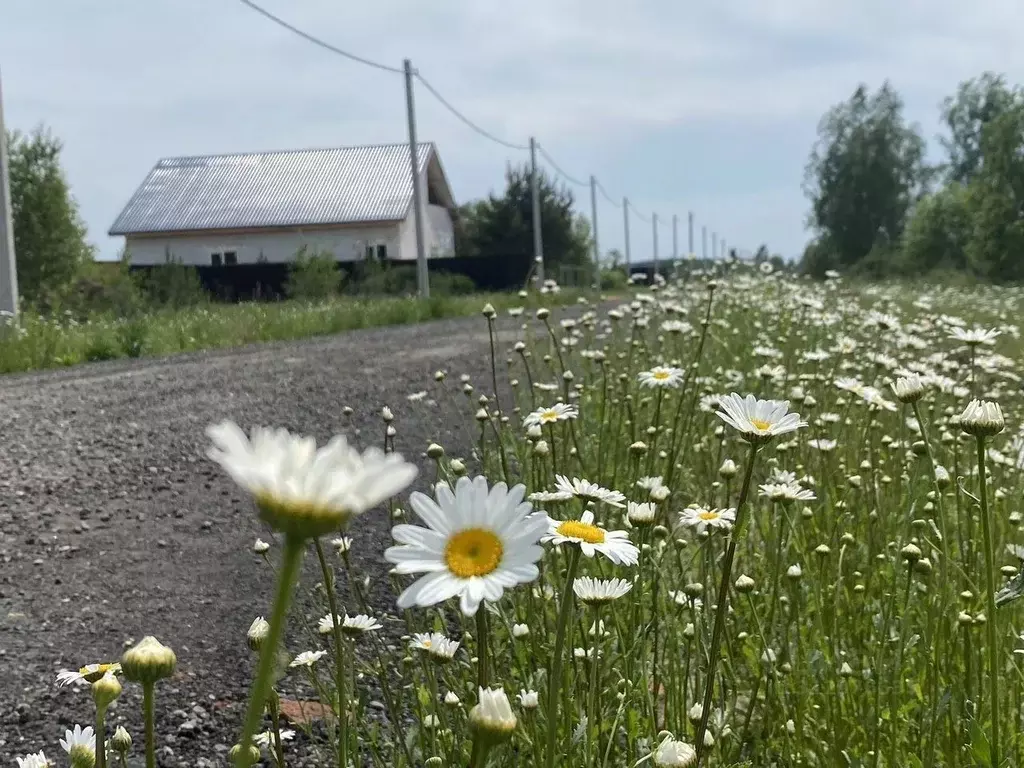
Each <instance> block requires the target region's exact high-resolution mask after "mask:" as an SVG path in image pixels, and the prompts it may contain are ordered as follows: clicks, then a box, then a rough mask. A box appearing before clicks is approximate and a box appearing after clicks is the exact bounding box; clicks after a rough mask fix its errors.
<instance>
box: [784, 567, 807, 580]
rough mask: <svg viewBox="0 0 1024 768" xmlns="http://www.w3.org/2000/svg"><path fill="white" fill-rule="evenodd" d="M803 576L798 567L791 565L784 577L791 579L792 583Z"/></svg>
mask: <svg viewBox="0 0 1024 768" xmlns="http://www.w3.org/2000/svg"><path fill="white" fill-rule="evenodd" d="M803 575H804V572H803V571H802V570H801V569H800V566H799V565H791V566H789V568H787V569H786V576H788V577H789V578H791V579H792V580H793V581H796V580H797V579H799V578H800V577H801V576H803Z"/></svg>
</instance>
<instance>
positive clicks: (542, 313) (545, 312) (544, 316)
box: [537, 307, 551, 320]
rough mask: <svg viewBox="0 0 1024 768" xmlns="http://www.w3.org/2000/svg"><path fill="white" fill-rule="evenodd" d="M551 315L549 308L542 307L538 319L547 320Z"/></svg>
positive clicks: (538, 311)
mask: <svg viewBox="0 0 1024 768" xmlns="http://www.w3.org/2000/svg"><path fill="white" fill-rule="evenodd" d="M550 314H551V310H550V309H548V308H547V307H541V308H540V309H538V310H537V319H538V320H547V319H548V316H549V315H550Z"/></svg>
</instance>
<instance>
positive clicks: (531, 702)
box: [517, 691, 540, 710]
mask: <svg viewBox="0 0 1024 768" xmlns="http://www.w3.org/2000/svg"><path fill="white" fill-rule="evenodd" d="M517 698H518V699H519V706H521V707H522V708H523V709H526V710H531V709H536V708H537V707H539V706H540V695H539V694H538V693H537V692H536V691H520V692H519V694H518V695H517Z"/></svg>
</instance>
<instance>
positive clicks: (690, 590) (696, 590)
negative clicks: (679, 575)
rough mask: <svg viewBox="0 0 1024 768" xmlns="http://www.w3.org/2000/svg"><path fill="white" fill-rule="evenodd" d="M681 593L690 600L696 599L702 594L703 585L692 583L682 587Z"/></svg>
mask: <svg viewBox="0 0 1024 768" xmlns="http://www.w3.org/2000/svg"><path fill="white" fill-rule="evenodd" d="M683 592H685V593H686V596H687V597H689V598H690V599H694V598H698V597H700V596H702V595H703V594H704V585H703V584H701V583H700V582H696V581H693V582H690V583H689V584H687V585H686V586H685V587H683Z"/></svg>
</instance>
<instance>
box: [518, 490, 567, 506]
mask: <svg viewBox="0 0 1024 768" xmlns="http://www.w3.org/2000/svg"><path fill="white" fill-rule="evenodd" d="M526 498H527V499H528V500H530V501H532V502H534V503H535V504H550V503H552V502H559V501H569V500H570V499H572V498H575V496H574V494H572V493H570V492H569V491H534V492H533V493H531V494H530V495H529V496H527V497H526Z"/></svg>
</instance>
